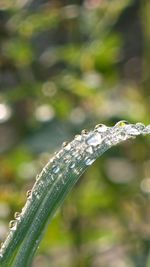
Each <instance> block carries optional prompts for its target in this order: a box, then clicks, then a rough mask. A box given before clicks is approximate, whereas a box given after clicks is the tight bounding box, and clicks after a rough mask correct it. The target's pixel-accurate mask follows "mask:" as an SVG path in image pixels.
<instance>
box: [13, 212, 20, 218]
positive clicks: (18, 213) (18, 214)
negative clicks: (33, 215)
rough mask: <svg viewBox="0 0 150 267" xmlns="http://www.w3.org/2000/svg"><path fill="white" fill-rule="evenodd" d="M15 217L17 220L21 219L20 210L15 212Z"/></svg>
mask: <svg viewBox="0 0 150 267" xmlns="http://www.w3.org/2000/svg"><path fill="white" fill-rule="evenodd" d="M14 218H15V219H16V220H19V219H20V212H15V214H14Z"/></svg>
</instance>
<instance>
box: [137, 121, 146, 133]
mask: <svg viewBox="0 0 150 267" xmlns="http://www.w3.org/2000/svg"><path fill="white" fill-rule="evenodd" d="M136 128H137V129H138V130H139V131H140V132H143V130H144V129H145V125H144V124H143V123H141V122H138V123H136Z"/></svg>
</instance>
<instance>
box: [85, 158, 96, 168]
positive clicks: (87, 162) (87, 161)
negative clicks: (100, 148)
mask: <svg viewBox="0 0 150 267" xmlns="http://www.w3.org/2000/svg"><path fill="white" fill-rule="evenodd" d="M94 161H95V159H90V158H86V159H85V164H86V165H87V166H89V165H91V164H92V163H93V162H94Z"/></svg>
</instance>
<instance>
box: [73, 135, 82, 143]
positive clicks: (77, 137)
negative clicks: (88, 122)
mask: <svg viewBox="0 0 150 267" xmlns="http://www.w3.org/2000/svg"><path fill="white" fill-rule="evenodd" d="M75 140H76V141H79V142H80V141H82V136H81V135H79V134H77V135H75Z"/></svg>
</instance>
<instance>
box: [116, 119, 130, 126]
mask: <svg viewBox="0 0 150 267" xmlns="http://www.w3.org/2000/svg"><path fill="white" fill-rule="evenodd" d="M126 125H129V122H128V121H125V120H122V121H118V122H117V123H116V124H115V127H124V126H126Z"/></svg>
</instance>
